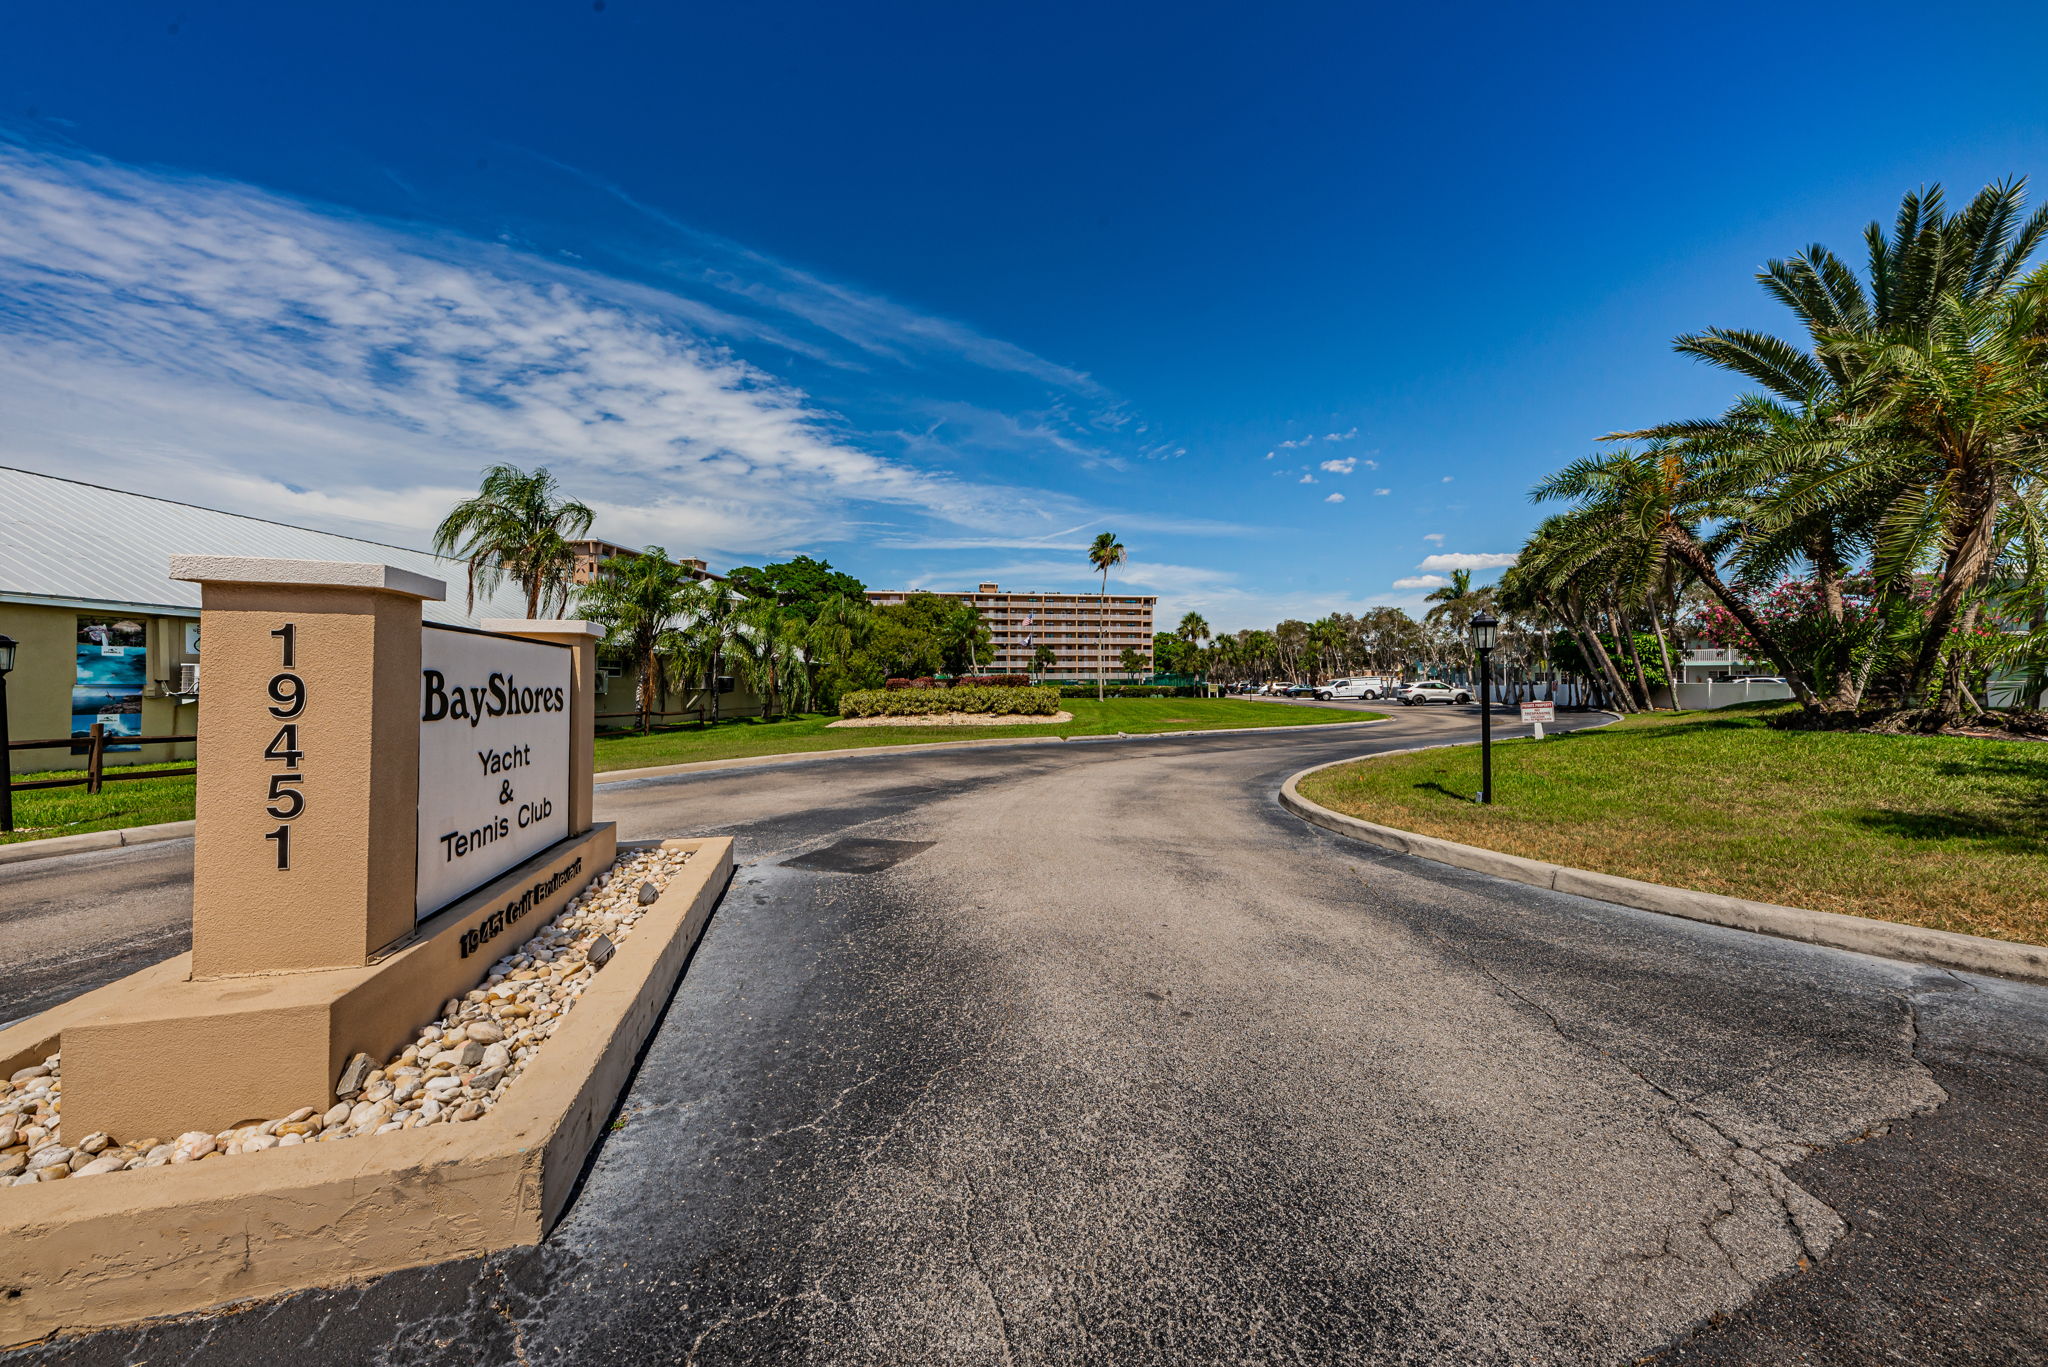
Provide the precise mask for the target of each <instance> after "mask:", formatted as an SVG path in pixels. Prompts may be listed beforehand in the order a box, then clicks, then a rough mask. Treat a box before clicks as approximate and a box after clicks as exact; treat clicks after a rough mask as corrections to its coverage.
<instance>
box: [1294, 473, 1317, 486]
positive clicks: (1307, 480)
mask: <svg viewBox="0 0 2048 1367" xmlns="http://www.w3.org/2000/svg"><path fill="white" fill-rule="evenodd" d="M1315 482H1316V477H1315V476H1314V475H1303V476H1302V477H1301V478H1300V480H1298V481H1297V483H1301V484H1314V483H1315Z"/></svg>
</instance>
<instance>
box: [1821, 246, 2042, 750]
mask: <svg viewBox="0 0 2048 1367" xmlns="http://www.w3.org/2000/svg"><path fill="white" fill-rule="evenodd" d="M1840 345H1841V349H1842V350H1843V351H1845V352H1850V353H1853V354H1855V355H1856V356H1857V358H1858V361H1859V363H1860V364H1861V366H1862V374H1861V376H1860V378H1859V381H1858V384H1857V385H1856V387H1855V392H1856V396H1857V398H1858V399H1859V401H1860V402H1859V403H1858V404H1857V408H1858V409H1859V412H1858V416H1857V417H1856V419H1855V420H1854V421H1853V422H1852V423H1851V424H1849V425H1848V429H1847V432H1846V434H1845V438H1844V445H1845V447H1848V448H1849V450H1851V451H1853V453H1854V455H1853V457H1852V458H1851V459H1849V460H1847V461H1844V462H1843V463H1842V465H1841V467H1840V468H1838V469H1836V470H1833V471H1830V472H1828V473H1826V474H1824V475H1822V476H1820V477H1819V478H1816V479H1809V480H1807V481H1804V482H1803V483H1802V484H1800V485H1799V486H1797V487H1795V488H1794V489H1792V490H1789V491H1788V493H1787V501H1788V502H1790V503H1792V504H1793V505H1794V506H1798V505H1799V503H1800V502H1801V501H1802V500H1814V501H1820V502H1831V501H1834V500H1835V499H1837V498H1841V497H1844V496H1846V497H1848V498H1852V499H1854V498H1857V497H1859V496H1862V495H1864V494H1866V493H1867V492H1868V491H1870V490H1873V489H1881V490H1883V491H1885V492H1886V493H1887V494H1889V495H1890V497H1889V502H1888V506H1887V507H1886V509H1885V514H1884V517H1883V520H1882V521H1881V522H1880V523H1879V525H1878V528H1877V530H1876V533H1875V536H1874V538H1873V541H1874V555H1873V568H1874V569H1875V570H1876V572H1877V575H1878V578H1879V579H1880V580H1881V581H1886V582H1891V583H1901V582H1903V581H1905V580H1906V579H1907V578H1908V577H1909V576H1910V575H1911V573H1912V571H1913V570H1914V569H1915V568H1916V567H1918V566H1920V565H1923V564H1927V563H1929V562H1933V563H1936V564H1938V565H1939V577H1938V580H1937V587H1936V590H1935V595H1934V601H1933V602H1932V603H1931V604H1930V605H1929V607H1928V612H1927V622H1926V627H1925V629H1924V631H1923V633H1922V635H1921V640H1920V647H1919V649H1918V651H1917V652H1916V653H1915V655H1914V659H1913V664H1912V673H1911V676H1910V682H1909V687H1912V688H1914V689H1915V690H1916V691H1917V690H1918V689H1922V688H1925V687H1927V686H1929V685H1930V684H1931V683H1932V681H1933V678H1934V675H1935V673H1936V671H1937V670H1939V671H1940V673H1941V681H1940V685H1939V689H1938V692H1937V695H1936V698H1935V703H1934V707H1933V710H1932V715H1931V716H1930V718H1929V723H1930V725H1932V726H1933V727H1935V728H1939V727H1941V726H1945V725H1948V724H1949V723H1951V722H1953V721H1954V720H1955V719H1956V718H1957V716H1958V715H1959V714H1960V712H1961V709H1962V691H1963V681H1962V657H1961V656H1960V655H1959V654H1958V653H1957V652H1956V650H1955V646H1956V644H1957V641H1958V639H1959V638H1961V637H1966V636H1967V635H1968V634H1969V633H1970V632H1971V631H1973V629H1974V628H1975V626H1976V622H1977V618H1978V616H1979V615H1980V613H1981V610H1982V608H1983V606H1984V602H1983V595H1984V593H1985V591H1986V590H1987V588H1989V587H1990V586H1991V582H1992V576H1993V571H1994V568H1995V566H1996V563H1997V561H1998V558H1999V553H2000V548H2001V546H2002V545H2003V544H2006V543H2008V542H2009V541H2010V539H2011V531H2012V530H2013V528H2014V523H2013V521H2012V515H2014V514H2021V515H2023V510H2024V509H2025V507H2026V501H2025V500H2024V499H2023V498H2022V495H2023V494H2024V493H2025V492H2027V491H2029V490H2034V489H2039V488H2040V487H2041V486H2042V484H2043V482H2044V481H2048V269H2044V270H2043V271H2041V272H2037V273H2036V275H2035V276H2034V278H2032V279H2031V280H2029V281H2028V282H2026V284H2025V286H2024V287H2023V288H2021V289H2020V290H2018V291H2016V292H2014V293H2012V294H2008V295H2004V296H2000V297H1996V298H1989V299H1980V300H1975V301H1965V300H1962V299H1958V298H1954V297H1950V298H1948V299H1946V300H1944V301H1943V302H1942V304H1941V306H1940V308H1939V309H1938V310H1937V312H1936V316H1935V318H1934V320H1933V322H1932V325H1931V326H1930V327H1929V328H1928V329H1927V330H1926V332H1925V333H1924V334H1921V335H1917V336H1914V335H1908V336H1902V337H1898V338H1895V339H1871V340H1868V341H1854V342H1844V343H1842V344H1840ZM2001 524H2003V525H2004V527H2005V529H2006V530H2007V533H2008V534H2007V535H2006V536H2003V537H2002V536H2001V535H2000V531H2001Z"/></svg>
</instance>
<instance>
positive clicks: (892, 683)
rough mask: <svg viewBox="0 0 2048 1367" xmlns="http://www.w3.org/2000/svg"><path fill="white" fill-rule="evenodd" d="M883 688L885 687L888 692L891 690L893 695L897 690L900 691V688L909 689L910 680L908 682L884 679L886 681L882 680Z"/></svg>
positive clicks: (906, 680) (905, 680)
mask: <svg viewBox="0 0 2048 1367" xmlns="http://www.w3.org/2000/svg"><path fill="white" fill-rule="evenodd" d="M882 687H884V688H886V689H888V690H889V691H890V692H892V693H893V692H895V691H896V690H897V689H899V688H908V687H910V680H908V679H884V680H882Z"/></svg>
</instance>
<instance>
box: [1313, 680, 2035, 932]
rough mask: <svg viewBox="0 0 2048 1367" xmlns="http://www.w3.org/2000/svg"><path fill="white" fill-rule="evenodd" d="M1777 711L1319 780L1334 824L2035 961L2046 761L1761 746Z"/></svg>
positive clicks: (1981, 749) (1560, 739) (1951, 747)
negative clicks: (1881, 925) (1483, 759)
mask: <svg viewBox="0 0 2048 1367" xmlns="http://www.w3.org/2000/svg"><path fill="white" fill-rule="evenodd" d="M1783 710H1787V705H1786V704H1783V703H1752V704H1748V705H1746V706H1742V707H1732V708H1726V709H1723V710H1721V711H1717V712H1688V713H1679V714H1676V715H1674V714H1671V713H1658V714H1652V715H1641V716H1634V717H1629V718H1627V719H1625V720H1624V721H1622V722H1620V723H1618V724H1617V725H1614V726H1610V727H1606V728H1603V729H1601V730H1598V731H1583V732H1579V733H1577V734H1567V735H1563V736H1554V737H1552V738H1550V739H1548V740H1543V741H1528V740H1516V741H1509V742H1505V743H1503V744H1498V745H1496V746H1495V747H1494V752H1493V773H1494V805H1493V806H1492V807H1490V808H1489V807H1481V806H1478V805H1477V804H1476V803H1473V802H1472V801H1470V795H1471V794H1472V793H1473V792H1474V791H1476V790H1477V789H1478V787H1479V753H1478V751H1477V750H1476V749H1474V748H1472V747H1469V746H1467V747H1459V748H1456V749H1446V750H1429V751H1421V752H1418V753H1416V754H1410V755H1398V756H1393V757H1390V758H1386V759H1371V760H1363V761H1360V762H1358V763H1356V764H1347V765H1343V766H1340V767H1338V768H1335V769H1326V770H1324V771H1323V772H1321V773H1319V774H1316V775H1314V776H1312V777H1310V778H1308V779H1306V780H1304V781H1303V783H1302V785H1301V791H1302V794H1303V795H1304V796H1305V797H1307V798H1309V799H1310V800H1312V801H1314V802H1319V803H1321V804H1322V805H1324V806H1326V807H1330V808H1334V809H1335V810H1337V811H1340V812H1345V813H1348V814H1350V815H1352V816H1356V817H1360V818H1362V819H1364V820H1367V821H1375V822H1378V823H1380V824H1381V825H1386V826H1395V827H1399V828H1400V829H1402V830H1408V831H1416V832H1419V833H1421V834H1423V835H1433V836H1437V837H1439V838H1442V839H1446V840H1456V841H1459V842H1461V843H1463V844H1467V845H1479V846H1483V847H1485V848H1487V849H1491V850H1501V851H1504V852H1506V853H1509V854H1518V855H1523V856H1525V857H1527V858H1531V859H1542V860H1548V861H1550V862H1552V863H1557V864H1568V865H1571V866H1573V867H1576V868H1583V869H1596V870H1599V871H1600V872H1603V873H1614V874H1621V875H1623V876H1625V877H1629V878H1641V879H1646V880H1648V881H1651V882H1656V883H1667V884H1672V885H1674V886H1677V887H1685V888H1696V889H1699V890H1700V891H1703V892H1719V893H1728V894H1732V895H1734V896H1738V897H1748V898H1752V899H1754V900H1757V901H1762V902H1777V903H1782V904H1786V905H1790V906H1801V907H1811V908H1814V909H1815V910H1819V911H1839V912H1847V913H1849V914H1851V915H1855V916H1873V917H1878V918H1881V919H1884V920H1888V921H1901V922H1905V923H1907V924H1911V925H1919V926H1930V927H1934V928H1936V929H1940V930H1957V931H1964V932H1967V933H1969V934H1972V935H1989V936H1995V937H1997V938H1999V939H2005V940H2021V941H2025V942H2027V943H2030V944H2042V943H2048V744H2041V743H2038V742H2027V741H1997V740H1972V739H1962V738H1952V737H1937V736H1876V735H1859V734H1854V733H1843V732H1807V731H1776V730H1772V729H1770V728H1769V727H1768V726H1766V725H1765V718H1766V717H1768V716H1769V715H1770V714H1771V713H1773V712H1778V711H1783Z"/></svg>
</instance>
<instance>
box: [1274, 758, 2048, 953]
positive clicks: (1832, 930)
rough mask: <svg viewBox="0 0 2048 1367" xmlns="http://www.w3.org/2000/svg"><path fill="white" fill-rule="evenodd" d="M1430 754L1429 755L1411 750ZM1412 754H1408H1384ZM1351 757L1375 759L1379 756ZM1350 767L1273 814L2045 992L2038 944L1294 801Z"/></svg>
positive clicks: (1692, 915)
mask: <svg viewBox="0 0 2048 1367" xmlns="http://www.w3.org/2000/svg"><path fill="white" fill-rule="evenodd" d="M1435 748H1437V747H1435V746H1417V747H1414V749H1435ZM1413 752H1414V751H1413V749H1411V750H1394V751H1388V752H1386V753H1388V754H1412V753H1413ZM1358 758H1369V759H1378V758H1381V756H1379V755H1370V756H1360V757H1358ZM1355 763H1357V759H1356V758H1354V759H1342V760H1334V761H1332V762H1331V763H1329V764H1317V765H1314V766H1312V767H1310V768H1307V769H1303V770H1302V771H1301V772H1300V773H1297V774H1293V775H1290V776H1289V777H1288V779H1287V781H1286V782H1285V783H1283V784H1281V785H1280V805H1281V806H1282V807H1285V808H1286V809H1287V810H1288V811H1290V812H1292V813H1294V814H1295V815H1296V816H1298V817H1300V818H1301V819H1302V820H1304V821H1307V822H1309V823H1310V824H1312V825H1316V826H1321V827H1322V828H1323V829H1324V830H1327V831H1332V832H1335V833H1336V834H1338V835H1341V836H1345V837H1347V838H1348V839H1352V840H1358V841H1362V842H1364V843H1365V844H1368V845H1375V846H1378V847H1379V848H1380V849H1383V850H1392V851H1393V852H1394V853H1396V854H1412V855H1415V856H1416V857H1418V858H1421V859H1430V860H1434V861H1435V862H1437V863H1439V864H1449V865H1450V866H1451V867H1452V868H1458V869H1469V870H1471V871H1472V872H1474V873H1484V874H1489V875H1491V876H1493V877H1495V878H1505V879H1507V880H1508V881H1510V882H1514V883H1528V884H1530V885H1532V886H1534V887H1539V888H1552V889H1555V890H1556V891H1558V892H1569V893H1572V894H1574V895H1576V896H1579V897H1590V898H1592V899H1593V900H1595V901H1598V902H1612V903H1615V904H1616V905H1617V906H1624V907H1635V908H1636V909H1637V910H1639V911H1655V912H1660V913H1662V914H1663V915H1665V916H1683V917H1684V918H1686V919H1687V920H1689V921H1705V922H1707V923H1708V924H1709V925H1717V926H1730V927H1733V928H1734V929H1736V930H1747V931H1753V932H1755V933H1756V934H1759V935H1776V936H1778V937H1779V938H1781V939H1786V940H1803V941H1805V942H1806V943H1807V944H1813V945H1826V946H1827V947H1829V948H1831V949H1847V950H1853V951H1855V952H1856V953H1858V954H1875V955H1877V956H1878V957H1880V958H1885V959H1904V960H1907V961H1908V962H1911V963H1923V964H1933V965H1935V966H1937V967H1940V968H1953V969H1959V970H1961V971H1962V972H1965V973H1986V974H1990V975H1992V976H1994V977H2000V978H2017V979H2019V980H2020V981H2022V982H2030V983H2048V948H2044V947H2042V946H2039V945H2025V944H2018V943H2016V942H2014V941H2011V940H1992V939H1988V938H1986V937H1984V936H1981V935H1963V934H1959V933H1957V932H1955V931H1950V930H1923V929H1921V928H1920V927H1918V926H1902V925H1899V924H1897V923H1896V922H1892V921H1875V920H1871V919H1870V918H1868V917H1864V916H1845V915H1842V914H1841V913H1839V912H1833V911H1808V910H1806V909H1805V908H1804V907H1781V906H1776V905H1773V904H1772V903H1769V902H1752V901H1749V900H1748V899H1747V898H1743V897H1728V896H1724V895H1722V894H1720V893H1712V892H1694V891H1692V890H1690V889H1688V888H1673V887H1667V886H1665V885H1664V884H1662V883H1645V882H1641V881H1639V880H1637V879H1634V878H1622V877H1619V876H1617V875H1615V874H1611V873H1594V872H1593V871H1591V870H1590V869H1574V868H1568V867H1566V866H1565V865H1563V864H1546V863H1544V862H1542V861H1541V860H1537V859H1524V858H1522V857H1521V856H1520V855H1513V854H1502V853H1500V852H1499V851H1497V850H1487V849H1481V848H1479V847H1478V846H1476V845H1461V844H1459V843H1457V842H1456V841H1454V840H1439V839H1437V838H1436V837H1435V836H1428V835H1417V834H1416V833H1415V832H1413V831H1403V830H1397V829H1395V828H1394V827H1392V826H1381V825H1377V824H1375V823H1374V822H1370V821H1360V820H1359V819H1358V818H1357V817H1354V816H1346V815H1344V814H1343V813H1342V812H1333V811H1331V810H1330V809H1329V808H1328V807H1325V806H1322V805H1321V804H1320V803H1316V802H1311V801H1309V800H1308V799H1307V798H1305V797H1303V796H1302V795H1301V789H1300V783H1301V780H1303V779H1305V778H1307V777H1308V776H1309V775H1310V774H1313V773H1316V772H1318V771H1320V770H1323V769H1331V768H1335V767H1336V766H1337V765H1339V764H1355Z"/></svg>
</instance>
